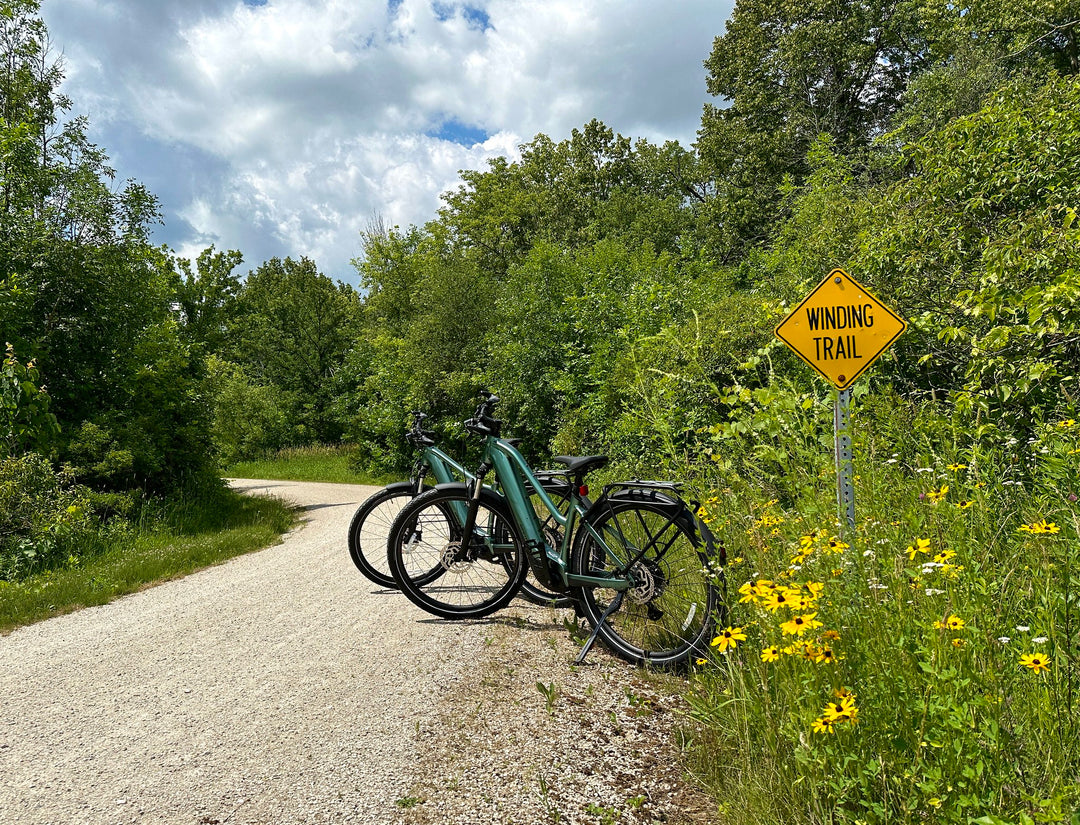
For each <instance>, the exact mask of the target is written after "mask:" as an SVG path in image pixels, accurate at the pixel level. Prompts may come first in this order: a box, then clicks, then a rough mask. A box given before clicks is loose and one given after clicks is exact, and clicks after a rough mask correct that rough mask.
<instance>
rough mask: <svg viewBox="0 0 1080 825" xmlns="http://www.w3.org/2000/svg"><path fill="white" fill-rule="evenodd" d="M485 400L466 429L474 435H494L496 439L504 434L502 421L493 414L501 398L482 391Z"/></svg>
mask: <svg viewBox="0 0 1080 825" xmlns="http://www.w3.org/2000/svg"><path fill="white" fill-rule="evenodd" d="M480 396H481V398H482V399H483V400H482V401H481V402H480V403H479V404H478V405H477V407H476V412H474V413H473V417H472V418H470V419H469V420H468V421H466V422H465V429H466V430H468V431H469V432H470V433H472V434H473V435H484V436H487V435H493V436H495V437H496V438H498V437H499V435H500V434H501V433H502V424H503V423H502V421H500V420H499V419H497V418H495V417H494V416H493V415H492V412H493V411H494V410H495V406H496V405H497V404H498V403H499V396H497V395H495V393H493V392H488V391H487V390H481V391H480Z"/></svg>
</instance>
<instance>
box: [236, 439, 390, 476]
mask: <svg viewBox="0 0 1080 825" xmlns="http://www.w3.org/2000/svg"><path fill="white" fill-rule="evenodd" d="M224 474H225V475H226V476H227V477H229V478H269V479H278V480H283V481H328V482H337V483H341V484H377V485H382V484H385V483H387V481H390V480H392V479H389V478H386V477H378V476H371V475H367V474H360V473H355V472H353V471H352V470H350V469H349V459H348V452H347V450H346V448H344V447H331V446H318V447H290V448H287V449H284V450H279V451H278V452H277V454H275V455H274V456H272V457H270V458H266V459H263V460H260V461H240V462H237V463H236V464H233V465H232V466H231V467H228V468H226V470H225V473H224Z"/></svg>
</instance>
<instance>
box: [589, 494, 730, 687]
mask: <svg viewBox="0 0 1080 825" xmlns="http://www.w3.org/2000/svg"><path fill="white" fill-rule="evenodd" d="M680 507H681V508H682V510H684V511H685V512H681V513H680V512H679V510H678V509H677V508H680ZM632 511H633V512H637V513H638V514H641V513H648V514H650V515H654V516H656V517H657V519H656V521H653V522H652V523H653V524H656V523H657V522H658V521H659V519H663V520H664V522H665V523H666V522H668V521H670V522H671V527H670V528H665V530H666V529H674V530H675V531H677V533H678V534H679V535H678V536H675V537H674V538H673V539H672V544H671V545H670V546H669V549H668V551H667V555H665V556H663V557H662V558H661V559H660V560H659V561H657V560H655V559H650V557H649V556H648V555H647V556H646V560H647V561H646V565H652V567H650V568H649V572H648V574H647V578H649V579H651V592H652V593H654V595H649V596H647V595H646V594H647V593H649V592H650V587H649V586H645V585H643V586H642V588H641V589H640V590H636V591H634V592H633V593H632V594H631V593H630V592H629V591H628V593H627V594H624V595H623V600H622V603H621V604H620V605H619V606H618V607H617V609H616V610H615V611H614V612H613V613H612V615H611V616H609V617H608V619H607V620H606V621H605V622H604V624H603V626H602V627H601V628H600V631H599V633H598V637H599V638H600V639H601V640H602V641H603V642H604V644H605V645H606V646H607V647H608V648H609V649H610V650H611V651H612V652H613V653H615V654H616V655H617V656H619V657H621V658H623V659H626V660H627V661H629V662H632V663H633V664H636V665H649V666H653V667H660V668H674V667H677V666H679V665H682V664H684V663H685V662H686V661H687V660H688V659H689V658H690V657H691V656H695V655H703V652H704V651H705V650H707V649H708V644H709V641H710V639H711V637H712V635H713V632H714V629H715V617H716V615H717V613H718V611H719V610H720V609H721V595H720V590H719V589H718V588H717V587H716V585H715V583H713V582H712V580H711V579H710V578H709V574H708V573H707V562H708V560H709V559H708V555H707V553H706V551H705V549H704V547H703V546H702V544H701V541H700V539H699V537H698V535H697V530H696V528H695V527H694V526H693V525H694V522H693V517H692V515H691V514H690V511H689V509H688V508H686V507H685V506H684V505H681V503H676V502H672V501H671V500H658V499H656V498H655V497H650V496H649V495H647V494H639V495H632V496H622V497H614V498H612V499H611V500H609V501H607V502H603V503H602V504H601V505H600V506H598V507H594V508H593V509H592V510H591V511H590V513H588V514H587V516H586V518H587V519H588V521H589V523H590V525H591V526H592V528H593V529H594V530H597V531H598V532H600V533H601V534H602V533H603V530H604V527H605V523H606V522H610V521H611V520H612V519H615V518H618V517H619V516H620V515H626V514H629V513H631V512H632ZM672 515H676V518H675V519H673V520H672V519H671V517H672ZM640 524H641V525H643V527H644V529H645V530H646V532H647V531H648V530H649V527H648V523H647V522H646V520H645V519H644V517H642V518H641V522H640ZM629 527H636V526H635V525H634V524H633V523H630V522H627V524H626V526H624V527H623V529H624V530H626V529H628V528H629ZM657 529H659V528H657ZM662 535H663V538H664V540H665V541H667V534H666V533H663V534H662ZM680 537H681V539H680ZM677 541H678V542H680V544H679V545H678V547H677V548H676V545H675V542H677ZM683 542H684V543H683ZM672 548H675V551H674V552H673V550H672ZM598 551H599V547H598V545H597V543H596V540H595V539H594V538H593V535H592V533H591V532H590V531H589V530H587V529H585V527H584V525H583V526H582V527H581V528H579V530H578V533H577V535H576V536H575V539H574V545H573V548H572V549H571V554H570V570H571V572H573V573H578V574H582V575H587V574H588V573H590V572H593V571H595V570H597V569H599V568H601V567H603V566H604V565H602V564H598V563H597V561H596V559H597V556H596V555H594V553H597V552H598ZM676 579H677V580H676ZM686 588H690V589H692V591H693V592H691V593H688V596H689V597H690V598H691V600H689V601H687V599H685V598H683V597H680V596H679V595H678V593H679V591H680V590H683V589H686ZM598 590H600V589H599V588H591V587H578V588H575V589H574V596H575V597H576V598H577V599H578V601H579V602H580V605H581V609H582V612H583V613H584V614H585V618H586V620H587V621H588V622H589V624H590V625H591V626H592V627H593V628H595V627H596V626H597V625H598V624H599V623H600V619H601V616H602V615H603V612H604V609H605V608H606V607H607V605H608V604H610V603H611V602H612V601H614V596H613V597H612V598H611V599H610V600H609V601H607V602H606V603H605V602H603V600H602V599H598ZM604 592H613V591H604ZM669 594H670V597H668V598H664V597H665V596H668V595H669ZM661 599H664V601H663V602H661V601H660V600H661ZM680 601H682V602H685V604H682V605H680V604H679V603H680ZM661 607H666V608H667V610H666V611H665V610H662V609H661ZM654 611H655V612H656V613H658V614H660V615H659V617H654V616H653V615H652V613H653V612H654ZM669 614H670V618H669V619H668V621H661V619H663V618H665V617H668V615H669ZM653 622H655V624H656V625H657V626H656V627H655V628H653V629H652V630H646V629H645V628H646V626H648V627H650V628H652V625H651V624H650V623H653ZM680 622H681V624H680ZM692 624H693V628H692V629H691V625H692ZM634 627H638V628H641V633H640V634H638V635H648V634H650V633H653V632H655V635H656V636H658V637H664V638H665V639H667V640H668V641H664V642H663V643H658V644H662V645H663V646H660V647H653V646H651V645H650V644H648V642H647V641H646V640H644V639H641V638H628V637H630V636H631V631H633V629H634Z"/></svg>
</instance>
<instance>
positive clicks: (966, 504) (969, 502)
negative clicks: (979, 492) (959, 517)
mask: <svg viewBox="0 0 1080 825" xmlns="http://www.w3.org/2000/svg"><path fill="white" fill-rule="evenodd" d="M974 503H975V502H974V501H972V500H971V499H970V498H965V499H964V500H963V501H958V502H956V505H955V506H956V507H957V508H958V509H960V510H966V509H967V508H968V507H970V506H971V505H972V504H974Z"/></svg>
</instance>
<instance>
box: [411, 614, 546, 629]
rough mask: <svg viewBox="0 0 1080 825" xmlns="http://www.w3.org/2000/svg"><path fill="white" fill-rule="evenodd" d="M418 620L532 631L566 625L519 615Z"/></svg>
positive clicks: (430, 622)
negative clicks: (524, 617)
mask: <svg viewBox="0 0 1080 825" xmlns="http://www.w3.org/2000/svg"><path fill="white" fill-rule="evenodd" d="M416 622H417V624H433V625H448V624H460V625H465V626H467V627H491V626H496V625H501V626H502V627H510V628H513V629H514V630H531V631H543V630H563V629H564V625H563V624H562V622H561V621H536V620H533V619H523V618H520V617H518V616H485V617H484V618H482V619H442V618H439V617H438V616H433V617H431V618H429V619H417V620H416Z"/></svg>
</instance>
